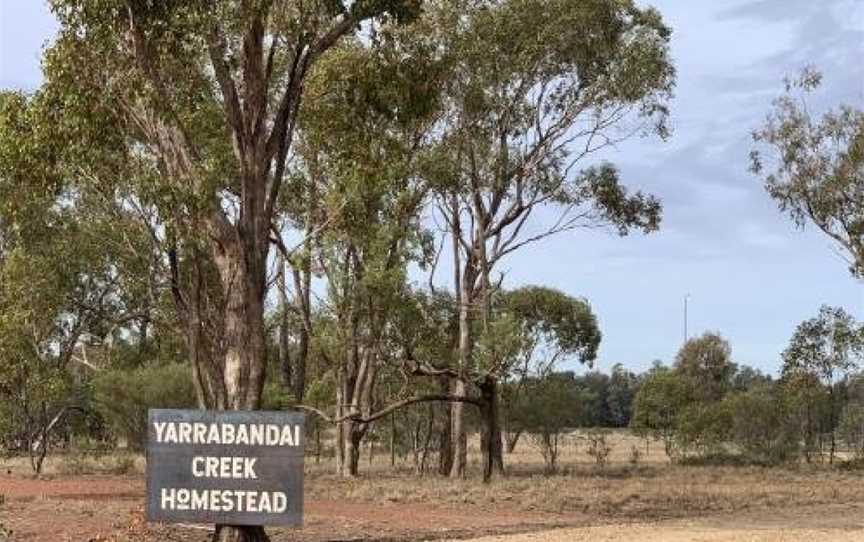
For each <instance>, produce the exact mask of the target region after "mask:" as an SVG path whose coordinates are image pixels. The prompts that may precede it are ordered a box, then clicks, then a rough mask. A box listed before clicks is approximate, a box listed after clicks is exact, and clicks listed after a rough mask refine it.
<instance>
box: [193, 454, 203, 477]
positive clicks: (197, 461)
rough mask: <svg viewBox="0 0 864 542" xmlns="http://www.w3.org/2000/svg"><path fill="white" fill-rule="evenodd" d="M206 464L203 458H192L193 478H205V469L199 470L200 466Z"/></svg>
mask: <svg viewBox="0 0 864 542" xmlns="http://www.w3.org/2000/svg"><path fill="white" fill-rule="evenodd" d="M203 464H204V458H203V457H201V456H195V457H193V458H192V476H194V477H196V478H201V477H202V476H204V469H203V468H199V465H203Z"/></svg>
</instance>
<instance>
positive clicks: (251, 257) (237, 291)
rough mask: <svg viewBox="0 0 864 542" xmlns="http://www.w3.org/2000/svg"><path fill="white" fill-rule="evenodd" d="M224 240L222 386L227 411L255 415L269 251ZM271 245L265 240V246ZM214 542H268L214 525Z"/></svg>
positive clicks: (260, 532)
mask: <svg viewBox="0 0 864 542" xmlns="http://www.w3.org/2000/svg"><path fill="white" fill-rule="evenodd" d="M244 226H245V227H246V228H248V227H250V225H248V224H242V222H241V227H240V231H239V232H237V235H236V236H230V237H227V238H224V239H222V241H223V242H222V243H221V244H219V245H218V246H217V247H215V248H214V260H215V263H216V266H217V269H218V270H219V276H220V279H221V283H222V284H221V286H222V292H223V296H224V300H225V315H224V328H223V340H224V348H225V350H224V352H225V357H224V373H223V374H224V385H225V391H226V396H227V405H226V407H227V408H228V409H230V410H258V409H259V408H260V407H261V393H262V391H263V388H264V377H265V369H266V365H267V348H266V339H265V331H264V330H265V327H264V293H265V283H266V275H265V266H264V262H265V261H266V258H267V248H264V249H261V248H260V247H259V246H258V245H257V244H256V241H255V239H252V238H248V237H245V238H244V236H243V234H242V233H241V232H244ZM265 243H269V241H265ZM213 540H214V541H218V542H263V541H269V540H270V539H269V537H268V536H267V533H266V532H265V531H264V528H263V527H257V526H256V527H250V526H238V525H217V526H216V531H215V533H214V535H213Z"/></svg>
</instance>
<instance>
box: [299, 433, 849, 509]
mask: <svg viewBox="0 0 864 542" xmlns="http://www.w3.org/2000/svg"><path fill="white" fill-rule="evenodd" d="M610 443H611V444H612V452H611V454H610V461H609V464H608V465H607V467H606V468H603V469H601V468H599V467H597V466H596V465H595V464H594V462H593V460H592V459H591V457H590V456H589V455H588V454H587V453H586V445H585V441H584V439H583V438H582V437H581V436H580V435H579V434H574V435H571V436H570V437H569V438H568V441H567V442H566V443H564V445H563V446H562V453H561V457H560V459H559V461H560V465H561V469H560V472H559V473H558V474H556V475H551V476H547V475H544V474H543V471H544V464H543V460H542V456H541V455H540V453H539V450H537V449H536V448H535V447H534V446H533V445H532V443H531V442H530V441H529V440H527V439H526V440H524V441H523V442H520V444H519V447H517V450H516V452H515V453H513V454H510V455H508V456H506V458H505V461H506V463H507V469H508V476H507V477H506V478H503V479H498V480H495V481H493V482H492V483H491V484H483V483H482V482H481V481H480V480H479V472H478V471H479V460H480V458H479V453H478V452H477V447H476V443H473V445H472V446H471V453H470V456H469V458H470V460H469V463H470V465H471V468H470V469H469V470H470V471H471V475H470V476H469V477H468V479H467V480H462V481H454V480H449V479H446V478H441V477H438V476H434V475H427V476H424V477H422V478H418V477H417V476H416V475H415V474H414V473H413V472H412V470H411V464H410V462H408V461H403V462H401V463H399V464H398V465H397V469H395V470H394V469H391V468H390V467H389V457H385V456H384V455H385V454H379V455H378V456H377V457H376V458H375V459H374V460H373V461H372V462H371V463H370V462H369V460H368V457H367V458H366V459H365V460H364V462H363V465H362V468H361V470H362V473H361V476H360V477H359V478H357V479H355V480H343V479H340V478H338V477H336V476H334V475H333V474H331V473H332V472H333V470H334V466H333V465H332V464H330V463H329V462H328V463H323V462H322V464H321V465H310V467H309V468H308V469H307V470H308V472H309V474H308V476H309V481H308V483H307V496H308V498H311V499H323V500H339V499H348V500H353V501H360V502H379V503H380V502H398V503H440V504H449V505H457V506H458V505H461V506H464V505H471V506H476V507H480V508H492V507H498V506H501V505H502V504H506V505H509V506H512V507H514V508H516V509H519V510H524V511H537V512H548V513H574V512H579V513H585V514H591V515H602V516H610V517H623V518H639V519H645V518H665V517H684V516H693V515H701V514H705V513H714V512H732V511H740V510H747V509H765V508H772V507H786V506H800V505H816V504H841V503H850V502H862V501H864V484H862V481H864V473H862V472H858V471H841V470H839V469H836V468H832V467H829V466H827V465H816V466H805V465H800V466H792V467H783V468H780V467H777V468H762V467H716V466H711V467H695V466H680V465H672V464H670V463H669V461H668V460H667V458H666V456H665V454H664V453H663V447H662V444H660V443H657V442H653V443H648V449H647V451H646V442H645V441H644V440H642V439H637V438H635V437H633V436H631V435H629V434H627V433H624V432H617V433H614V434H612V435H611V436H610ZM633 446H638V447H639V449H640V450H641V458H640V460H639V463H638V464H636V465H634V464H632V463H631V455H632V454H631V448H632V447H633Z"/></svg>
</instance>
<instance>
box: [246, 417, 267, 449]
mask: <svg viewBox="0 0 864 542" xmlns="http://www.w3.org/2000/svg"><path fill="white" fill-rule="evenodd" d="M249 444H251V445H252V446H263V445H264V426H263V425H261V424H260V423H256V424H254V425H252V426H250V428H249Z"/></svg>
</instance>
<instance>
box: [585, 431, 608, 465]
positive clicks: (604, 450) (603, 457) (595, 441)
mask: <svg viewBox="0 0 864 542" xmlns="http://www.w3.org/2000/svg"><path fill="white" fill-rule="evenodd" d="M585 440H587V441H588V446H587V448H586V449H585V453H586V454H588V456H589V457H591V458H592V459H593V460H594V463H596V464H597V466H598V467H600V468H601V469H602V468H605V467H606V464H607V463H608V462H609V454H610V453H612V445H611V444H609V440H608V439H607V434H606V432H605V431H590V432H589V433H587V434H586V435H585Z"/></svg>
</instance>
